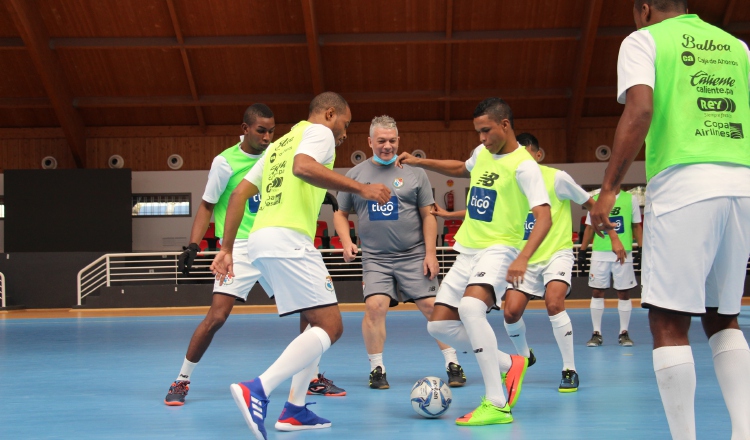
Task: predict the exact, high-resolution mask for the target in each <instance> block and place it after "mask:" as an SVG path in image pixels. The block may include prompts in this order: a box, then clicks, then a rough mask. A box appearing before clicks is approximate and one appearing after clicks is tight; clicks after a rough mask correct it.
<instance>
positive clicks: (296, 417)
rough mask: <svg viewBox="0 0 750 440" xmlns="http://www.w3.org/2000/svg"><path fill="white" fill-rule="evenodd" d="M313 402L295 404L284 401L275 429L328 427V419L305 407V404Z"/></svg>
mask: <svg viewBox="0 0 750 440" xmlns="http://www.w3.org/2000/svg"><path fill="white" fill-rule="evenodd" d="M314 404H315V402H311V403H306V404H305V406H297V405H292V404H291V403H289V402H287V403H285V404H284V410H283V411H281V415H280V416H279V421H278V422H276V429H278V430H279V431H302V430H304V429H320V428H330V427H331V421H330V420H326V419H324V418H322V417H318V416H317V415H315V413H314V412H312V411H310V410H309V409H307V405H314Z"/></svg>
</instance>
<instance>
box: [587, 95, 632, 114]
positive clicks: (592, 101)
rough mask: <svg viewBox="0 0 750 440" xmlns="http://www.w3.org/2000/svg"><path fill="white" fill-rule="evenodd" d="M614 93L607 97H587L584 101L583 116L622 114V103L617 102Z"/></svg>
mask: <svg viewBox="0 0 750 440" xmlns="http://www.w3.org/2000/svg"><path fill="white" fill-rule="evenodd" d="M615 95H616V93H613V94H612V96H610V97H607V98H587V99H586V101H585V102H584V107H583V115H584V116H594V115H596V116H599V117H604V116H617V117H619V116H620V115H621V114H622V111H623V109H624V108H625V106H624V105H622V104H619V103H618V102H617V98H616V96H615Z"/></svg>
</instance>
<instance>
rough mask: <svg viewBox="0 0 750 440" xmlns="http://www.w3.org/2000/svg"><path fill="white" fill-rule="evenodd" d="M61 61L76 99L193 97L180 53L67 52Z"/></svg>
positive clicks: (160, 51)
mask: <svg viewBox="0 0 750 440" xmlns="http://www.w3.org/2000/svg"><path fill="white" fill-rule="evenodd" d="M56 53H57V54H58V55H59V57H60V62H61V64H62V68H63V71H64V72H65V78H67V81H68V83H69V84H70V87H71V90H72V91H73V93H74V95H75V96H76V97H85V96H97V97H98V96H171V95H186V96H189V95H190V87H189V85H188V82H187V79H186V78H185V74H184V69H183V66H182V59H181V58H180V52H179V51H178V50H161V49H156V50H154V49H150V50H146V49H138V50H135V49H128V50H111V49H96V50H65V51H57V52H56Z"/></svg>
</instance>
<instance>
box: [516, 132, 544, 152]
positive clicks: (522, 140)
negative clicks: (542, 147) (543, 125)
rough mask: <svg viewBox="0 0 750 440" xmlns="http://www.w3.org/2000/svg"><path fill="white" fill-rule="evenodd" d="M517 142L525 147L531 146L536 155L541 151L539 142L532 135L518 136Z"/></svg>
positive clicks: (522, 134) (523, 134)
mask: <svg viewBox="0 0 750 440" xmlns="http://www.w3.org/2000/svg"><path fill="white" fill-rule="evenodd" d="M516 141H517V142H518V143H519V144H521V145H523V146H524V147H529V146H530V147H531V150H532V151H533V152H534V153H536V152H537V151H539V140H538V139H537V138H536V136H534V135H533V134H531V133H521V134H517V135H516Z"/></svg>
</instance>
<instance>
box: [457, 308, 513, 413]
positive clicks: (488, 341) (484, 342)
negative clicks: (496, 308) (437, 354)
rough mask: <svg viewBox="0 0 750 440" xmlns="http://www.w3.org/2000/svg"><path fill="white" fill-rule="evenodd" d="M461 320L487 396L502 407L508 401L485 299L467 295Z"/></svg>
mask: <svg viewBox="0 0 750 440" xmlns="http://www.w3.org/2000/svg"><path fill="white" fill-rule="evenodd" d="M458 314H459V315H460V316H461V322H463V323H464V326H465V327H466V332H467V333H468V334H469V340H470V341H471V346H472V347H473V348H474V354H475V355H476V357H477V362H478V363H479V369H480V370H481V371H482V377H483V378H484V387H485V396H486V398H487V399H488V400H489V401H490V402H492V404H493V405H495V406H498V407H500V408H502V407H504V406H505V404H506V403H507V402H508V401H507V399H506V397H505V393H504V391H503V381H502V378H501V377H500V370H499V369H498V368H497V366H498V356H497V354H498V353H497V352H498V350H497V337H496V336H495V332H494V330H492V326H491V325H490V323H489V322H488V321H487V305H486V304H485V303H484V301H482V300H480V299H477V298H472V297H470V296H465V297H463V298H461V303H460V305H459V306H458Z"/></svg>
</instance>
